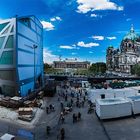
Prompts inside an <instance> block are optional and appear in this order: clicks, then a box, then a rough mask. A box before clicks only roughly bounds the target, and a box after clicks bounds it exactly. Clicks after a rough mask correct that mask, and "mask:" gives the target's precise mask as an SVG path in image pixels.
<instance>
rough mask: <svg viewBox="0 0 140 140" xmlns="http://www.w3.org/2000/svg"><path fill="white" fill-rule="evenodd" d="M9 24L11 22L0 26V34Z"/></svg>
mask: <svg viewBox="0 0 140 140" xmlns="http://www.w3.org/2000/svg"><path fill="white" fill-rule="evenodd" d="M8 23H9V22H7V23H3V24H0V32H1V31H2V30H3V29H4V27H6V25H7V24H8Z"/></svg>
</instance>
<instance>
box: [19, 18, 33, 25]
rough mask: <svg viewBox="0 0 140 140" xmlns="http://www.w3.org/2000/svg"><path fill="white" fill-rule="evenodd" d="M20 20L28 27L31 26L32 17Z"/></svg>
mask: <svg viewBox="0 0 140 140" xmlns="http://www.w3.org/2000/svg"><path fill="white" fill-rule="evenodd" d="M20 21H21V22H22V23H23V24H25V25H26V26H28V27H31V23H30V19H29V18H22V19H20Z"/></svg>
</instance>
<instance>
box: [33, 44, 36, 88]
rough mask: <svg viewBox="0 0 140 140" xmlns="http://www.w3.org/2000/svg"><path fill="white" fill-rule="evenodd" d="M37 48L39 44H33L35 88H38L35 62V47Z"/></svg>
mask: <svg viewBox="0 0 140 140" xmlns="http://www.w3.org/2000/svg"><path fill="white" fill-rule="evenodd" d="M36 48H37V45H33V49H34V89H35V88H36V69H35V64H36V57H35V56H36V55H35V49H36Z"/></svg>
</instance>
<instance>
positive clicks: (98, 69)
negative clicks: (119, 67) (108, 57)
mask: <svg viewBox="0 0 140 140" xmlns="http://www.w3.org/2000/svg"><path fill="white" fill-rule="evenodd" d="M89 71H90V72H92V73H95V74H97V73H105V72H106V64H105V63H104V62H97V63H93V64H92V65H91V66H90V68H89Z"/></svg>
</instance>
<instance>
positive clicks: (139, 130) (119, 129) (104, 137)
mask: <svg viewBox="0 0 140 140" xmlns="http://www.w3.org/2000/svg"><path fill="white" fill-rule="evenodd" d="M58 97H59V101H58ZM71 98H72V97H71V96H68V97H67V101H65V98H63V97H61V96H58V94H55V96H54V97H44V104H43V108H42V114H41V117H40V118H39V120H38V122H37V123H35V124H33V126H32V127H29V125H26V123H25V124H16V123H14V122H5V121H3V120H0V134H1V135H2V134H4V133H6V132H8V133H10V134H14V135H17V131H18V130H19V129H24V130H26V131H28V132H31V133H32V134H33V136H34V138H33V139H34V140H46V139H48V140H60V137H59V134H60V129H61V128H64V129H65V140H139V139H140V115H137V116H130V117H127V118H120V119H114V120H107V121H101V120H99V119H98V117H97V115H96V114H95V112H92V113H90V114H88V113H87V112H88V108H89V103H88V101H86V102H85V104H84V107H80V108H79V107H76V105H75V102H76V100H77V99H76V97H74V98H73V101H74V104H73V109H72V112H70V113H68V114H66V115H65V121H64V123H62V122H61V121H60V112H61V105H60V103H61V102H63V103H64V105H66V104H67V103H68V102H69V101H70V100H71ZM82 99H83V96H81V97H80V98H79V100H80V101H81V100H82ZM50 104H53V105H54V107H55V111H54V112H51V113H49V114H47V113H46V109H45V107H46V106H49V105H50ZM78 112H80V113H81V120H80V121H77V122H75V123H73V113H76V114H77V113H78ZM46 126H50V127H51V131H50V134H49V135H47V134H46ZM19 140H29V138H25V137H22V139H19Z"/></svg>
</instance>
